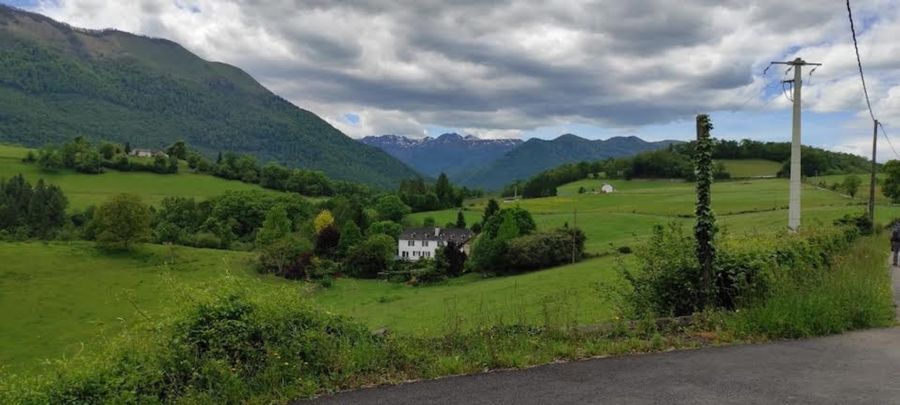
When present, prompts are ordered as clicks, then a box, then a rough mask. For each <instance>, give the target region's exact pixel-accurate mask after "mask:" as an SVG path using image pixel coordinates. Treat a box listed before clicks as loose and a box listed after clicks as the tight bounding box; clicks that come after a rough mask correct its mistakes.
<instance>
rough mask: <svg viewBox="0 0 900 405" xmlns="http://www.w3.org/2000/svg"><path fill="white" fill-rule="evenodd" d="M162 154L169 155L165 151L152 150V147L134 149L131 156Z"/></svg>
mask: <svg viewBox="0 0 900 405" xmlns="http://www.w3.org/2000/svg"><path fill="white" fill-rule="evenodd" d="M160 154H161V155H163V156H168V155H166V154H165V153H163V152H161V151H158V150H151V149H132V150H131V156H134V157H153V156H156V155H160Z"/></svg>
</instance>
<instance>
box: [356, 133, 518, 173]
mask: <svg viewBox="0 0 900 405" xmlns="http://www.w3.org/2000/svg"><path fill="white" fill-rule="evenodd" d="M360 142H362V143H364V144H366V145H371V146H375V147H377V148H380V149H381V150H383V151H385V152H387V153H388V154H390V155H391V156H393V157H395V158H397V159H400V160H401V161H402V162H404V163H406V164H407V165H409V166H411V167H413V168H415V169H416V170H418V171H419V172H421V173H423V174H425V175H428V176H431V177H437V176H439V175H440V174H441V173H446V174H447V176H448V177H450V178H451V179H458V178H459V177H460V176H461V175H464V174H465V173H466V172H467V171H470V170H471V168H473V167H482V166H485V165H488V164H490V163H491V162H493V161H495V160H497V159H499V158H500V157H502V156H503V155H505V154H506V153H507V152H509V151H511V150H513V149H515V148H516V147H517V146H519V145H521V144H522V143H523V142H522V140H521V139H479V138H478V137H475V136H473V135H466V136H462V135H459V134H456V133H448V134H443V135H441V136H439V137H437V138H432V137H425V138H418V139H416V138H407V137H404V136H398V135H382V136H367V137H365V138H362V139H360Z"/></svg>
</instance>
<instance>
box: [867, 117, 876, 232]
mask: <svg viewBox="0 0 900 405" xmlns="http://www.w3.org/2000/svg"><path fill="white" fill-rule="evenodd" d="M877 151H878V120H875V129H874V130H873V131H872V178H871V179H869V222H871V223H873V224H874V223H875V181H876V180H875V174H876V173H877V172H878V165H877V164H876V163H875V153H876V152H877Z"/></svg>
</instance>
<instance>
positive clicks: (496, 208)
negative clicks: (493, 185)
mask: <svg viewBox="0 0 900 405" xmlns="http://www.w3.org/2000/svg"><path fill="white" fill-rule="evenodd" d="M498 212H500V204H497V200H495V199H493V198H491V199H490V200H488V203H487V206H486V207H484V215H483V216H482V217H481V223H482V224H487V222H488V220H489V219H491V217H493V216H494V215H495V214H497V213H498Z"/></svg>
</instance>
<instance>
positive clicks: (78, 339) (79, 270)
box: [0, 242, 280, 371]
mask: <svg viewBox="0 0 900 405" xmlns="http://www.w3.org/2000/svg"><path fill="white" fill-rule="evenodd" d="M250 257H251V255H250V254H248V253H241V252H227V251H212V250H203V249H192V248H184V247H163V246H155V245H146V246H144V247H142V248H141V249H140V250H139V251H137V252H135V253H132V254H127V255H109V254H105V253H101V252H100V251H98V250H97V249H95V248H94V247H93V244H91V243H86V242H78V243H56V242H54V243H40V242H29V243H0V260H2V262H3V266H2V268H0V309H2V310H0V324H2V325H3V327H2V328H0V365H2V366H4V367H6V368H8V369H9V371H20V370H28V369H33V368H35V367H36V366H38V365H39V363H40V361H41V360H42V359H47V358H58V357H60V356H63V355H65V356H72V355H76V354H77V353H79V352H81V351H82V350H86V351H88V352H90V351H91V350H93V349H94V348H95V346H96V344H97V343H98V339H97V338H98V337H102V336H109V335H112V334H114V333H116V332H117V331H119V330H120V329H121V328H125V327H128V325H129V324H130V323H132V322H133V321H134V320H136V318H138V317H143V316H148V317H151V318H152V317H154V316H156V315H158V314H159V311H162V310H163V309H164V308H166V307H168V306H172V305H177V304H176V303H175V302H176V300H175V299H174V298H175V297H174V293H175V291H176V290H177V288H178V287H179V286H191V285H193V286H201V285H206V284H208V283H211V282H215V281H216V280H217V279H218V278H219V277H221V276H223V275H225V274H234V275H236V276H240V277H255V278H259V279H262V280H266V282H268V283H271V282H280V280H278V279H275V278H269V277H258V276H256V273H255V272H254V271H253V270H252V266H251V265H250V261H249V260H250ZM101 340H102V339H101Z"/></svg>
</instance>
